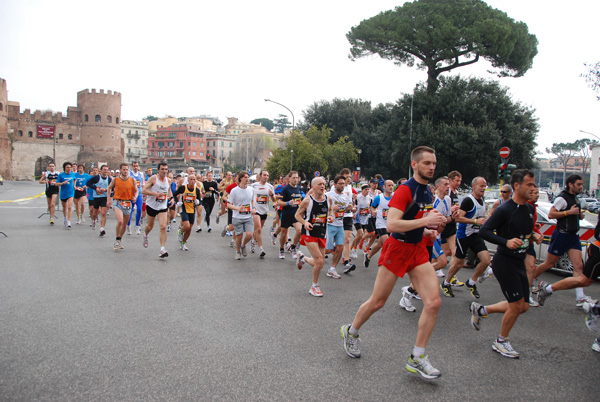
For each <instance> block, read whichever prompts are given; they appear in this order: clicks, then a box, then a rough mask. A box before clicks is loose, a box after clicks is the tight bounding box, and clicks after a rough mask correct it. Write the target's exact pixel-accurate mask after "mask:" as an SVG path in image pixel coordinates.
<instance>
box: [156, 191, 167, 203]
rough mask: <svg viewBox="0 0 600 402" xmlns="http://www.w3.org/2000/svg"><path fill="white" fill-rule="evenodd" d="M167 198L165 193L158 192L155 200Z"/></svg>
mask: <svg viewBox="0 0 600 402" xmlns="http://www.w3.org/2000/svg"><path fill="white" fill-rule="evenodd" d="M166 199H167V193H158V195H157V196H156V201H165V200H166Z"/></svg>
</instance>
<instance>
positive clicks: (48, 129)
mask: <svg viewBox="0 0 600 402" xmlns="http://www.w3.org/2000/svg"><path fill="white" fill-rule="evenodd" d="M54 128H55V127H54V126H42V125H38V126H37V137H38V138H54Z"/></svg>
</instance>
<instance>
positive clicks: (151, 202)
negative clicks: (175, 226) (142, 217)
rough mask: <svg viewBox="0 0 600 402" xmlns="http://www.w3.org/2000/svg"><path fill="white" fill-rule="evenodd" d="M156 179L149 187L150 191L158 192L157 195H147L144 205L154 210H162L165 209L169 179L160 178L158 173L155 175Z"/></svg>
mask: <svg viewBox="0 0 600 402" xmlns="http://www.w3.org/2000/svg"><path fill="white" fill-rule="evenodd" d="M155 177H156V181H155V182H154V184H153V185H152V187H150V191H152V192H154V193H159V195H158V196H154V195H149V196H148V198H147V199H146V206H149V207H150V208H152V209H154V210H155V211H162V210H163V209H167V196H168V195H169V179H168V178H166V177H165V180H164V181H161V180H160V177H159V176H158V175H155Z"/></svg>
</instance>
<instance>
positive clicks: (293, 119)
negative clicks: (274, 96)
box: [265, 99, 296, 171]
mask: <svg viewBox="0 0 600 402" xmlns="http://www.w3.org/2000/svg"><path fill="white" fill-rule="evenodd" d="M265 102H271V103H275V104H277V105H279V106H281V107H284V108H286V109H287V110H288V112H290V114H291V115H292V134H293V131H294V128H296V118H295V117H294V112H292V111H291V110H290V108H289V107H287V106H286V105H282V104H281V103H279V102H275V101H274V100H271V99H265ZM290 137H291V136H290ZM290 146H291V150H290V151H291V152H290V171H291V170H292V166H293V164H294V141H293V137H291V140H290Z"/></svg>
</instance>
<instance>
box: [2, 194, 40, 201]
mask: <svg viewBox="0 0 600 402" xmlns="http://www.w3.org/2000/svg"><path fill="white" fill-rule="evenodd" d="M44 194H45V192H43V193H39V194H38V195H32V196H31V197H25V198H19V199H17V200H5V201H0V203H7V202H21V201H27V200H33V199H34V198H39V197H41V196H42V195H44Z"/></svg>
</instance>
